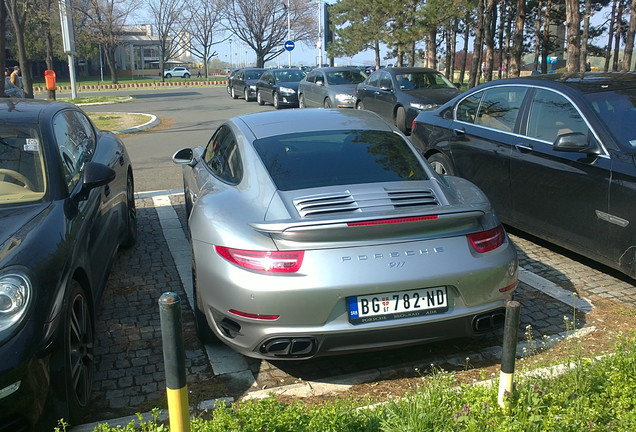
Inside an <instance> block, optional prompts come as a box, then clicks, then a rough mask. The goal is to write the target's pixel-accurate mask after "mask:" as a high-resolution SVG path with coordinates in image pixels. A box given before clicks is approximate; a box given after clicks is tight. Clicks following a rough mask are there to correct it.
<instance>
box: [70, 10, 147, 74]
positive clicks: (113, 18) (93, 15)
mask: <svg viewBox="0 0 636 432" xmlns="http://www.w3.org/2000/svg"><path fill="white" fill-rule="evenodd" d="M138 6H139V3H138V1H136V0H86V1H85V3H84V4H82V5H81V6H79V7H76V11H77V13H79V14H81V16H82V18H83V19H84V21H85V22H86V25H87V27H88V29H87V30H88V32H89V35H90V39H91V40H92V41H93V42H95V43H97V44H99V45H100V46H102V48H103V49H104V55H105V57H106V64H107V65H108V69H109V70H110V77H111V82H112V83H113V84H116V83H117V82H118V77H117V65H116V64H115V49H116V48H117V46H118V45H120V41H121V35H122V31H123V29H124V26H125V24H126V20H127V19H128V16H129V15H130V14H131V13H132V12H133V11H134V10H135V9H137V8H138Z"/></svg>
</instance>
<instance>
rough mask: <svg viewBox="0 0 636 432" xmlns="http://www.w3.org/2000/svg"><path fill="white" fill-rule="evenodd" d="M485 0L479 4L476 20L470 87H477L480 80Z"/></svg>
mask: <svg viewBox="0 0 636 432" xmlns="http://www.w3.org/2000/svg"><path fill="white" fill-rule="evenodd" d="M483 19H484V2H483V1H479V2H478V4H477V19H476V20H475V23H476V24H475V39H474V42H473V59H472V61H471V63H470V74H469V75H468V88H472V87H475V86H476V85H477V84H478V82H479V65H480V64H481V49H482V46H481V45H482V38H483V31H482V29H483Z"/></svg>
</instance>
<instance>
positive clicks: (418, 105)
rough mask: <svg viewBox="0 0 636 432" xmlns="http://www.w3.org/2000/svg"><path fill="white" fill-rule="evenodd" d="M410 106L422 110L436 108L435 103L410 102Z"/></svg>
mask: <svg viewBox="0 0 636 432" xmlns="http://www.w3.org/2000/svg"><path fill="white" fill-rule="evenodd" d="M410 105H411V108H415V109H418V110H422V111H427V110H432V109H435V108H437V107H438V106H439V105H437V104H423V103H411V104H410Z"/></svg>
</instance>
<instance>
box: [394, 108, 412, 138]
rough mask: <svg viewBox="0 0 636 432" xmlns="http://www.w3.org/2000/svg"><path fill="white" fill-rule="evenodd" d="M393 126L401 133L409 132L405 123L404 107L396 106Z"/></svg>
mask: <svg viewBox="0 0 636 432" xmlns="http://www.w3.org/2000/svg"><path fill="white" fill-rule="evenodd" d="M395 126H397V128H398V129H399V130H400V131H401V132H402V133H403V134H408V133H409V129H410V128H409V127H408V126H407V125H406V111H404V107H398V109H397V111H396V112H395Z"/></svg>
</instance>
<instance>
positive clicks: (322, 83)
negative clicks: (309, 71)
mask: <svg viewBox="0 0 636 432" xmlns="http://www.w3.org/2000/svg"><path fill="white" fill-rule="evenodd" d="M316 85H318V86H324V85H325V83H324V81H323V80H316Z"/></svg>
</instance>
